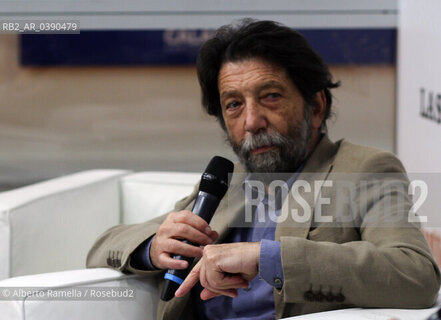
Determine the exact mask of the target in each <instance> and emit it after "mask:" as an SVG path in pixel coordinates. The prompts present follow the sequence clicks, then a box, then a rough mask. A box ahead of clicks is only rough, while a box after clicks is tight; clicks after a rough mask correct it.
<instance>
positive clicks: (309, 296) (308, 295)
mask: <svg viewBox="0 0 441 320" xmlns="http://www.w3.org/2000/svg"><path fill="white" fill-rule="evenodd" d="M303 297H304V298H305V300H306V301H314V298H315V294H314V292H312V291H311V290H309V291H306V292H305V294H304V295H303Z"/></svg>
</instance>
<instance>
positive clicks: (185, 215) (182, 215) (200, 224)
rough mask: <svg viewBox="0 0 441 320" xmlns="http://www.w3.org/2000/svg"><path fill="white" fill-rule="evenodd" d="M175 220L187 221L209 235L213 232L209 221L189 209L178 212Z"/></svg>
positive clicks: (176, 221) (179, 221)
mask: <svg viewBox="0 0 441 320" xmlns="http://www.w3.org/2000/svg"><path fill="white" fill-rule="evenodd" d="M174 222H175V223H185V224H187V225H190V226H192V227H193V228H195V229H196V230H199V231H200V232H202V233H205V234H207V235H210V233H211V227H210V226H209V225H208V223H207V221H205V220H204V219H202V218H201V217H199V216H198V215H197V214H194V213H193V212H191V211H188V210H183V211H180V212H178V213H177V214H176V216H175V217H174Z"/></svg>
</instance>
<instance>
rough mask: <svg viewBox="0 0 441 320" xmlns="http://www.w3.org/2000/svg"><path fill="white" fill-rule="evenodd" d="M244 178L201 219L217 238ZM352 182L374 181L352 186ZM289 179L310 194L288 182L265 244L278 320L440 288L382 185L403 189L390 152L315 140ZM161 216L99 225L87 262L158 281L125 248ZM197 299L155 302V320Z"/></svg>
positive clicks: (234, 209)
mask: <svg viewBox="0 0 441 320" xmlns="http://www.w3.org/2000/svg"><path fill="white" fill-rule="evenodd" d="M377 174H381V176H378V175H377ZM245 177H246V172H244V170H243V168H242V167H241V166H240V165H236V166H235V171H234V174H233V177H232V179H231V183H230V188H229V190H228V192H227V194H226V196H225V197H224V199H223V200H222V201H221V203H220V205H219V208H218V209H217V211H216V213H215V215H214V216H213V219H212V221H211V223H210V226H211V227H212V229H214V230H216V231H217V232H218V233H219V238H218V240H217V241H216V242H217V243H221V242H222V241H223V239H224V238H225V236H226V235H227V234H228V232H229V231H231V230H232V227H233V226H234V225H236V223H237V221H242V220H241V219H243V215H244V207H245V201H244V199H245V198H244V195H243V188H242V183H243V180H244V178H245ZM340 180H345V181H347V182H349V184H351V183H352V184H353V185H355V186H356V192H355V195H346V192H345V191H343V190H342V189H339V188H338V187H336V186H337V185H338V183H337V182H338V181H340ZM360 180H363V181H364V180H367V181H371V182H372V181H374V182H375V183H374V182H372V183H368V184H367V185H365V186H364V187H363V188H361V187H360V186H359V185H360ZM296 181H305V182H306V183H308V184H309V185H310V186H311V191H310V192H307V191H308V189H307V188H297V189H298V192H297V194H298V195H300V196H301V198H302V199H304V201H301V199H300V201H299V198H298V197H297V198H296V197H295V194H294V195H293V193H290V194H289V195H288V197H287V199H286V200H285V202H284V204H283V206H282V211H283V210H288V213H289V214H288V216H289V217H288V218H287V219H285V220H283V221H282V220H281V221H279V222H278V224H277V228H276V234H275V240H277V241H280V243H281V256H282V267H283V274H284V284H283V287H282V289H280V290H277V289H274V291H273V294H274V300H275V311H276V317H277V318H278V319H279V318H282V317H288V316H295V315H301V314H306V313H312V312H320V311H326V310H331V309H338V308H345V307H353V306H357V307H388V308H426V307H429V306H431V305H433V303H434V302H435V300H436V295H437V292H438V290H439V287H440V273H439V269H438V267H437V266H436V264H435V262H434V259H433V257H432V254H431V252H430V249H429V247H428V245H427V243H426V241H425V239H424V237H423V235H422V233H421V232H420V230H419V228H418V225H416V224H414V223H410V222H408V211H409V209H410V206H411V198H410V197H409V196H408V195H407V194H406V192H405V191H403V192H400V191H399V189H397V190H398V191H397V190H394V189H390V190H388V189H387V186H388V185H389V184H393V183H395V184H398V185H400V184H401V185H402V186H403V187H404V189H403V190H406V191H407V186H408V180H407V177H406V174H405V170H404V168H403V166H402V164H401V163H400V161H399V160H398V159H397V158H396V157H395V156H394V155H393V154H391V153H387V152H383V151H380V150H376V149H372V148H368V147H362V146H357V145H354V144H351V143H348V142H346V141H339V142H337V143H332V142H331V141H330V140H329V139H328V138H327V137H326V136H325V137H323V138H322V140H321V141H320V143H319V144H318V146H317V147H316V149H315V150H314V151H313V153H312V154H311V156H310V157H309V159H308V160H307V162H306V164H305V166H304V169H303V171H302V173H301V174H300V175H299V177H298V178H297V180H296ZM392 181H393V183H392ZM330 182H331V183H332V184H333V185H332V186H330V185H329V183H330ZM333 182H335V183H333ZM379 186H380V187H379ZM385 186H386V187H385ZM383 187H385V188H383ZM379 190H380V191H379ZM379 192H380V193H379ZM196 193H197V186H196V188H195V190H194V191H193V193H192V194H191V195H189V196H188V197H186V198H184V199H182V200H181V201H179V202H178V203H177V204H176V206H175V210H182V209H185V208H186V209H189V210H190V209H191V208H192V205H193V202H194V199H195V197H196ZM379 194H380V195H381V196H378V195H379ZM323 198H324V199H330V203H327V202H326V200H325V201H323V204H322V205H321V206H319V205H318V204H319V202H320V201H321V200H320V199H323ZM336 199H338V201H334V200H336ZM342 199H343V200H342ZM397 199H398V201H395V200H397ZM394 201H395V202H394ZM305 203H307V204H308V205H309V208H311V214H310V215H309V216H308V215H307V214H304V213H305V212H306V211H305V210H304V207H305ZM319 207H320V209H319ZM351 208H352V209H351ZM357 208H366V210H359V209H357ZM384 208H388V209H387V210H385V209H384ZM319 211H320V212H319ZM293 212H295V213H297V215H295V218H293V214H292V213H293ZM302 213H303V215H302ZM319 216H321V217H332V219H333V222H332V223H328V222H317V220H318V219H317V217H319ZM391 216H393V217H394V218H393V219H390V217H391ZM345 217H346V219H345ZM164 218H165V215H163V216H161V217H159V218H156V219H154V220H152V221H147V222H145V223H141V224H135V225H118V226H115V227H113V228H111V229H109V230H108V231H106V232H105V233H104V234H102V235H101V236H100V237H99V238H98V239H97V240H96V242H95V244H94V245H93V247H92V248H91V250H90V252H89V254H88V257H87V267H89V268H93V267H114V268H116V269H118V270H122V271H127V272H133V273H138V274H146V275H152V276H158V277H161V278H162V277H163V272H162V271H142V270H137V269H134V268H133V267H132V266H131V265H130V254H131V253H132V252H133V251H134V250H135V248H136V247H137V246H139V245H140V244H141V243H142V242H143V241H144V240H146V239H147V238H149V237H150V236H151V235H153V234H154V233H155V232H156V230H157V228H158V227H159V225H160V223H161V222H162V221H163V219H164ZM348 218H349V219H348ZM328 219H329V218H328ZM322 220H323V219H322ZM160 286H162V281H161V285H160ZM198 298H199V297H195V295H194V294H192V293H190V294H187V295H186V296H184V297H181V298H173V299H172V300H170V301H169V302H167V303H165V302H163V301H160V303H159V305H158V313H157V318H158V319H165V320H169V319H170V320H171V319H181V318H182V319H191V317H193V316H194V314H195V312H193V311H194V310H192V309H193V308H194V301H195V300H194V299H198Z"/></svg>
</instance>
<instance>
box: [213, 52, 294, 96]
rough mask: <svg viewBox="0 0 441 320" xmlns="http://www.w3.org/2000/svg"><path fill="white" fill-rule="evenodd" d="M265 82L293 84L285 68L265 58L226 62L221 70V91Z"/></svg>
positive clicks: (219, 83)
mask: <svg viewBox="0 0 441 320" xmlns="http://www.w3.org/2000/svg"><path fill="white" fill-rule="evenodd" d="M263 82H265V83H273V84H279V85H281V86H289V85H291V84H292V82H291V80H290V79H289V77H288V75H287V74H286V72H285V70H284V69H283V68H281V67H279V66H277V65H275V64H273V63H270V62H267V61H265V60H263V59H249V60H241V61H236V62H226V63H224V64H223V65H222V66H221V68H220V70H219V78H218V86H219V91H220V93H221V92H222V91H224V90H236V89H239V88H240V87H245V88H249V87H250V86H253V85H259V84H261V83H263Z"/></svg>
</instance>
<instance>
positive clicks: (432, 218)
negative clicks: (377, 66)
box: [397, 0, 441, 230]
mask: <svg viewBox="0 0 441 320" xmlns="http://www.w3.org/2000/svg"><path fill="white" fill-rule="evenodd" d="M400 5H401V8H400V15H399V33H398V34H399V38H398V48H399V49H398V50H399V51H398V99H397V102H398V109H397V152H398V156H399V157H400V159H401V160H402V161H403V162H404V165H405V166H406V168H407V170H408V172H410V173H411V178H412V176H413V177H417V176H418V175H412V173H422V172H423V173H426V174H425V175H423V176H421V175H419V177H422V178H423V180H427V181H428V182H429V186H428V187H429V188H428V198H427V201H426V203H425V204H424V205H423V207H422V211H423V212H420V213H423V214H427V215H428V217H429V220H428V224H427V226H428V227H438V228H439V227H441V200H440V197H439V195H440V194H441V173H440V172H441V61H440V57H441V28H440V27H439V22H440V21H439V17H440V15H439V13H440V12H441V2H440V1H439V0H424V1H420V0H402V1H401V3H400ZM439 230H441V229H439Z"/></svg>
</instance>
